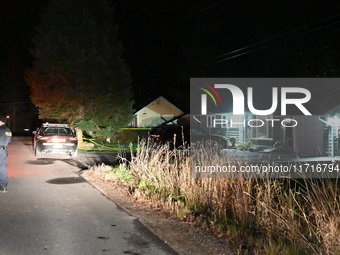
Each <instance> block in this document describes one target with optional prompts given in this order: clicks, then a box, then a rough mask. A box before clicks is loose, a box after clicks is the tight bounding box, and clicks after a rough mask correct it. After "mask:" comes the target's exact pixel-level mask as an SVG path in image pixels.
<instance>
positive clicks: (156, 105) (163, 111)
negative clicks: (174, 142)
mask: <svg viewBox="0 0 340 255" xmlns="http://www.w3.org/2000/svg"><path fill="white" fill-rule="evenodd" d="M182 114H183V111H182V110H180V109H179V108H177V107H176V106H175V105H173V104H172V103H171V102H169V101H168V100H167V99H165V98H164V97H162V96H160V97H158V98H157V99H156V100H154V101H152V102H151V103H149V104H148V105H147V106H145V107H143V108H142V109H140V110H139V111H138V112H136V113H135V118H134V119H133V120H132V122H131V123H130V124H129V127H139V128H143V127H156V126H158V125H160V124H162V123H164V122H166V121H168V120H170V119H172V118H174V117H177V116H179V115H182Z"/></svg>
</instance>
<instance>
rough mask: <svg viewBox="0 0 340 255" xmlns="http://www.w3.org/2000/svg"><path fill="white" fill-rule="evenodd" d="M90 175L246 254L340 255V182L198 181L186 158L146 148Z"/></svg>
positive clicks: (163, 149) (142, 145) (182, 153)
mask: <svg viewBox="0 0 340 255" xmlns="http://www.w3.org/2000/svg"><path fill="white" fill-rule="evenodd" d="M208 157H209V158H210V159H212V160H214V158H216V160H217V158H218V155H216V157H214V156H211V155H210V154H209V155H205V158H208ZM91 170H92V171H93V172H94V174H95V175H97V176H99V177H100V178H102V179H105V180H113V179H114V180H119V182H120V183H122V184H123V185H126V186H128V187H129V190H130V191H131V195H132V196H134V197H135V199H144V200H148V201H149V202H150V204H152V205H154V206H155V207H157V208H162V209H163V210H164V211H165V212H167V213H169V214H171V215H173V216H175V217H177V218H179V219H182V220H185V221H191V222H196V223H197V224H199V225H200V226H201V227H202V228H204V229H206V230H207V231H209V232H211V233H212V234H214V235H216V236H218V237H221V238H225V239H227V240H228V242H229V243H232V244H234V245H236V246H237V247H238V248H237V252H238V253H239V254H271V255H272V254H282V255H285V254H287V255H288V254H340V203H339V201H340V192H339V182H338V179H298V180H292V179H289V180H287V179H242V178H240V179H223V178H202V179H195V178H192V177H191V176H190V157H189V155H188V153H187V152H185V151H177V150H170V149H169V148H168V147H167V146H166V145H165V146H159V147H157V146H153V145H149V144H148V143H146V142H140V143H139V144H138V146H137V147H136V152H135V153H133V157H132V159H131V161H129V162H127V161H126V163H124V164H121V165H120V166H118V167H112V166H105V165H101V166H94V167H93V168H92V169H91Z"/></svg>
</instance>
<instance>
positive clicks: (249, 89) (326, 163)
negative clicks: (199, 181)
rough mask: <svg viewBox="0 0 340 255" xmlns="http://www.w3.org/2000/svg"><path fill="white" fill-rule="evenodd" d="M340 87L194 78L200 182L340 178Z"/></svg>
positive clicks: (321, 82) (309, 81)
mask: <svg viewBox="0 0 340 255" xmlns="http://www.w3.org/2000/svg"><path fill="white" fill-rule="evenodd" d="M339 81H340V79H337V78H331V79H328V78H327V79H325V78H192V79H190V146H191V153H192V168H191V169H192V176H193V177H204V178H206V177H227V178H235V177H236V178H237V177H261V178H262V177H269V178H271V177H275V178H277V177H284V178H286V177H288V176H289V177H297V178H301V177H303V178H305V177H313V178H314V177H319V178H320V176H321V178H324V177H325V178H328V177H330V176H332V177H334V176H338V175H339V171H340V170H339V169H340V167H339V165H338V162H339V161H340V142H339V141H340V104H338V103H337V102H338V95H339V93H340V89H339ZM195 146H196V147H195ZM206 153H208V155H206ZM202 155H204V156H202ZM209 159H211V160H212V159H214V162H209Z"/></svg>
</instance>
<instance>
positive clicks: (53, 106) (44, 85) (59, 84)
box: [26, 0, 133, 138]
mask: <svg viewBox="0 0 340 255" xmlns="http://www.w3.org/2000/svg"><path fill="white" fill-rule="evenodd" d="M112 17H113V10H112V8H111V7H110V3H109V2H108V1H107V0H98V1H95V2H94V1H90V0H84V1H76V0H72V1H69V0H52V1H51V2H50V4H49V5H48V7H47V8H46V10H45V12H44V13H43V14H42V16H41V25H40V26H39V27H38V30H37V34H36V37H35V40H34V44H35V48H34V50H32V55H33V56H34V58H35V61H34V63H33V66H32V68H31V69H29V70H27V71H26V81H27V83H28V85H29V86H30V88H31V98H32V102H33V103H34V104H35V105H36V106H37V107H38V109H39V118H40V119H57V120H60V121H66V122H68V123H71V124H74V123H75V124H77V125H78V126H79V127H80V128H82V129H84V130H85V131H87V132H88V133H91V135H92V136H95V137H98V136H101V137H105V138H106V137H108V138H113V137H114V136H115V135H116V133H117V132H119V131H120V128H121V127H124V126H125V125H126V124H128V123H129V122H130V120H131V119H132V116H133V115H132V114H133V110H132V105H133V101H132V99H131V98H132V94H131V89H130V85H131V79H130V74H129V70H128V68H127V66H126V65H125V63H124V60H123V59H122V57H121V54H122V46H121V43H120V41H119V40H118V39H117V37H116V36H117V27H116V26H114V25H113V21H112Z"/></svg>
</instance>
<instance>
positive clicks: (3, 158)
mask: <svg viewBox="0 0 340 255" xmlns="http://www.w3.org/2000/svg"><path fill="white" fill-rule="evenodd" d="M11 140H12V132H11V130H10V129H9V128H8V127H7V126H6V117H5V116H2V115H0V192H3V193H5V192H7V184H8V173H7V163H8V151H7V145H8V144H9V143H10V142H11Z"/></svg>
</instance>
